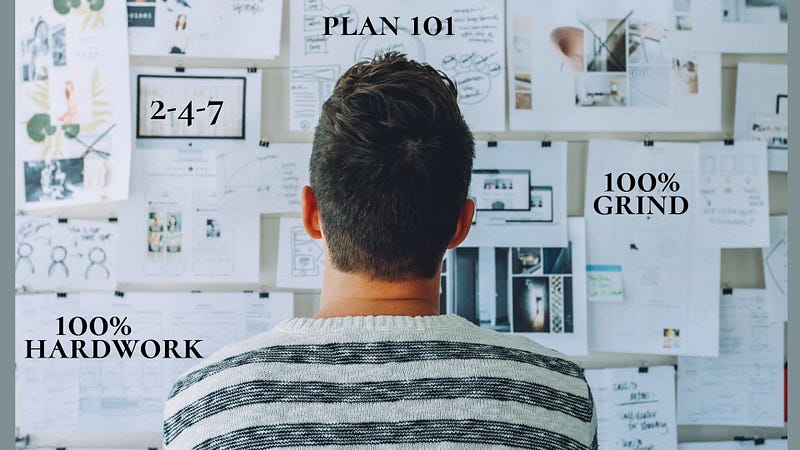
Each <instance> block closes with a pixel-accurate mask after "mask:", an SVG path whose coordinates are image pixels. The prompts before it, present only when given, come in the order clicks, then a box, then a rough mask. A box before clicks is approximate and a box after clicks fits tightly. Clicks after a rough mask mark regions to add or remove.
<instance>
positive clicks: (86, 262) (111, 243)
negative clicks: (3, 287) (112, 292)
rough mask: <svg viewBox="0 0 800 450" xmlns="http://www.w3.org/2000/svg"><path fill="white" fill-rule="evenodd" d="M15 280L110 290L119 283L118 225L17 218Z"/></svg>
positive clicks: (38, 285) (36, 286)
mask: <svg viewBox="0 0 800 450" xmlns="http://www.w3.org/2000/svg"><path fill="white" fill-rule="evenodd" d="M15 222H16V233H15V237H16V258H15V280H16V284H22V285H25V286H26V287H31V288H33V289H39V288H42V289H48V288H49V289H52V288H67V289H108V288H113V287H114V284H115V276H114V275H115V272H114V261H113V259H114V258H113V256H114V254H115V251H116V236H117V225H116V224H113V223H104V222H94V221H84V220H72V221H68V222H61V221H59V220H58V219H54V218H42V217H33V216H17V217H16V221H15Z"/></svg>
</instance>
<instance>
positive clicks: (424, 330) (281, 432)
mask: <svg viewBox="0 0 800 450" xmlns="http://www.w3.org/2000/svg"><path fill="white" fill-rule="evenodd" d="M456 96H457V93H456V87H455V86H454V85H453V83H452V82H451V81H450V80H449V79H448V78H447V77H446V76H445V75H444V74H442V73H441V72H438V71H437V70H435V69H433V68H432V67H430V66H428V65H424V64H419V63H416V62H413V61H408V60H407V59H406V58H405V57H404V56H403V55H400V54H397V53H389V54H386V55H384V56H382V57H379V58H376V59H374V60H372V61H365V62H362V63H358V64H356V65H355V66H353V67H352V68H350V69H349V70H348V71H347V72H346V73H345V74H344V75H342V77H341V78H340V79H339V81H338V82H337V84H336V86H335V87H334V90H333V94H332V95H331V97H330V99H329V100H328V101H327V102H325V104H324V106H323V108H322V115H321V118H320V121H319V125H318V126H317V128H316V132H315V135H314V144H313V153H312V157H311V176H310V180H311V183H310V184H311V186H310V187H309V186H306V187H304V188H303V192H302V200H303V201H302V212H303V222H304V224H305V228H306V230H307V231H308V233H309V234H310V235H311V237H313V238H316V239H321V240H322V243H323V245H324V246H325V250H326V255H327V258H328V260H327V264H326V266H325V278H324V283H323V288H322V294H321V306H320V311H319V313H318V314H317V316H316V317H315V318H313V319H309V318H294V319H291V320H288V321H285V322H283V323H281V324H280V325H278V326H277V327H276V328H275V329H274V330H272V331H270V332H267V333H264V334H261V335H259V336H256V337H254V338H251V339H249V340H247V341H245V342H242V343H239V344H235V345H232V346H229V347H226V348H224V349H223V350H220V351H219V352H217V353H216V354H215V355H213V356H211V357H210V358H208V360H206V361H205V362H204V363H203V364H202V365H201V366H200V367H197V368H195V369H193V370H190V371H189V372H187V373H186V374H184V376H183V377H182V378H180V379H179V380H178V381H177V382H176V383H175V386H174V388H173V390H172V392H171V393H170V399H169V400H168V403H167V406H166V411H165V423H164V439H165V443H166V448H168V449H190V448H192V449H217V448H225V449H259V448H287V447H289V448H296V449H300V448H314V447H317V446H324V448H326V449H327V448H359V449H372V448H392V449H399V448H402V449H426V448H458V449H485V448H531V449H588V448H596V445H597V444H596V442H597V438H596V428H597V419H596V416H595V413H594V404H593V402H592V397H591V392H590V390H589V387H588V385H587V384H586V381H585V379H584V377H583V371H582V370H581V368H580V367H579V366H578V365H576V364H574V363H573V362H570V361H567V360H565V359H563V358H562V357H561V355H560V354H558V353H557V352H555V351H552V350H549V349H546V348H544V347H542V346H540V345H538V344H536V343H534V342H532V341H530V340H529V339H527V338H525V337H521V336H513V335H503V334H499V333H496V332H494V331H489V330H484V329H481V328H479V327H477V326H475V325H473V324H472V323H470V322H468V321H467V320H465V319H462V318H460V317H457V316H454V315H445V316H441V315H439V308H438V305H439V277H440V271H441V264H442V258H443V255H444V252H445V249H447V248H453V247H456V246H457V245H458V244H459V243H461V242H462V241H463V240H464V238H465V237H466V235H467V232H468V231H469V228H470V224H471V222H472V216H473V212H474V209H475V205H474V204H473V202H472V201H471V200H469V199H467V192H468V187H469V182H470V176H471V170H472V160H473V157H474V143H473V138H472V134H471V132H470V130H469V128H468V127H467V125H466V123H465V122H464V119H463V117H462V116H461V113H460V111H459V108H458V104H457V102H456Z"/></svg>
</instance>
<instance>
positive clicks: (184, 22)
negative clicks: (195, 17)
mask: <svg viewBox="0 0 800 450" xmlns="http://www.w3.org/2000/svg"><path fill="white" fill-rule="evenodd" d="M188 21H189V19H188V18H187V16H186V14H178V15H177V16H176V17H175V27H174V29H173V30H172V43H171V45H170V48H169V52H168V53H170V54H175V55H183V54H186V49H187V48H188V47H189V31H187V28H188Z"/></svg>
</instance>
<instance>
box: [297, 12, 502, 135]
mask: <svg viewBox="0 0 800 450" xmlns="http://www.w3.org/2000/svg"><path fill="white" fill-rule="evenodd" d="M289 7H290V8H291V11H290V20H291V26H290V27H289V33H290V38H289V39H290V49H291V64H292V67H291V69H290V74H289V77H290V78H289V89H290V91H289V102H290V106H289V126H290V128H291V129H292V130H299V131H310V130H313V128H314V127H315V126H316V125H317V121H318V117H319V112H320V110H321V108H322V104H323V103H324V101H325V100H326V99H327V98H328V97H329V96H330V94H331V92H332V90H333V85H334V84H335V82H336V80H337V79H338V78H339V76H341V75H342V73H344V71H345V70H347V68H349V67H350V66H351V65H353V64H354V63H356V62H359V61H363V60H364V59H369V58H372V57H373V56H375V55H376V54H381V53H385V52H387V51H398V52H401V53H405V54H406V55H407V57H408V58H409V59H413V60H416V61H419V62H427V63H429V64H431V65H432V66H433V67H435V68H436V69H440V70H442V71H444V72H445V73H447V74H448V75H449V76H450V78H452V79H453V81H454V82H455V83H456V84H457V85H458V91H459V96H458V98H459V106H460V107H461V112H462V114H463V115H464V118H465V119H466V121H467V124H468V125H469V126H470V128H471V129H472V130H473V131H495V130H503V129H505V114H504V111H505V98H504V92H505V83H506V80H505V77H504V70H505V42H504V35H505V31H504V30H505V23H504V20H503V7H504V4H503V1H502V0H482V1H476V0H469V1H455V0H447V1H437V2H430V1H425V0H409V1H404V2H391V3H387V2H382V3H376V2H372V1H369V0H298V1H292V2H290V5H289ZM326 16H328V17H335V18H337V19H339V20H338V26H337V27H332V26H333V23H330V24H329V25H330V26H331V27H332V28H331V29H329V32H330V33H331V35H325V25H326V22H325V17H326ZM380 17H386V18H388V19H389V21H390V23H391V25H392V26H396V28H397V31H396V33H395V32H394V31H393V30H390V29H389V28H388V27H384V28H383V30H384V31H381V30H382V29H381V27H382V26H383V25H382V24H383V22H382V21H381V19H380ZM414 17H416V18H417V25H416V30H415V25H414V22H413V20H412V18H414ZM429 17H433V18H434V19H436V20H438V21H439V24H440V25H441V26H442V27H441V29H439V32H438V33H437V34H436V35H435V36H430V35H427V34H426V32H423V31H424V30H425V29H424V27H425V21H426V19H427V18H429ZM395 18H396V19H397V23H396V24H395V22H394V19H395ZM447 18H452V21H451V22H452V26H450V25H448V26H450V28H449V29H446V28H445V23H446V20H447ZM368 19H369V20H370V21H371V23H374V26H376V27H378V30H376V34H371V33H370V31H369V28H363V30H364V34H363V35H360V36H353V35H352V33H353V32H354V31H353V30H361V29H362V27H364V26H365V22H366V20H368ZM432 20H433V19H432ZM345 23H347V25H346V26H347V27H349V28H348V29H346V30H345V29H344V27H345V25H344V24H345ZM434 25H435V23H434V22H430V24H429V27H428V30H430V32H431V33H436V31H434V30H436V27H434ZM449 31H452V35H447V33H448V32H449ZM343 32H347V33H348V35H346V36H343V35H342V33H343ZM381 33H383V34H381Z"/></svg>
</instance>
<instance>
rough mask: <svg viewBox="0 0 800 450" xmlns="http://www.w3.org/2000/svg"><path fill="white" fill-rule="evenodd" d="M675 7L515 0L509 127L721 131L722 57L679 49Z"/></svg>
mask: <svg viewBox="0 0 800 450" xmlns="http://www.w3.org/2000/svg"><path fill="white" fill-rule="evenodd" d="M672 3H673V2H672V0H622V1H615V2H611V3H609V2H596V1H593V0H567V1H565V0H542V1H537V2H529V1H525V0H509V2H508V4H507V11H506V14H507V24H506V32H507V41H506V42H507V44H506V45H507V47H508V66H509V67H508V71H507V72H508V73H507V76H508V85H509V89H508V102H509V127H510V128H511V129H512V130H536V131H544V132H552V131H603V132H607V131H648V132H651V131H719V129H720V126H721V123H722V122H721V108H720V102H721V101H722V97H721V86H722V82H721V73H720V67H721V59H720V55H719V54H713V53H700V52H696V51H694V50H693V49H691V48H689V49H680V48H676V47H675V46H673V45H671V35H670V27H671V22H672V17H671V16H670V7H671V5H672Z"/></svg>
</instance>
